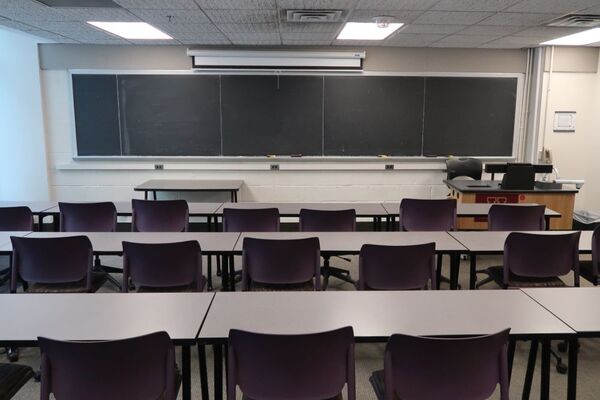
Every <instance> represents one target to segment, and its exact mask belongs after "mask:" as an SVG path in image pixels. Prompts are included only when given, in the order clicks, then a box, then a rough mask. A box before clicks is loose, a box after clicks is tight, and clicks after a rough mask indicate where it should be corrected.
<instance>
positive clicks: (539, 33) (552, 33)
mask: <svg viewBox="0 0 600 400" xmlns="http://www.w3.org/2000/svg"><path fill="white" fill-rule="evenodd" d="M587 29H588V28H562V27H558V26H537V27H534V28H528V29H525V30H522V31H520V32H517V33H515V34H514V35H513V36H522V37H540V38H548V40H549V39H553V38H557V37H561V36H567V35H571V34H573V33H577V32H582V31H585V30H587Z"/></svg>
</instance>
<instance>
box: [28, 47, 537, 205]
mask: <svg viewBox="0 0 600 400" xmlns="http://www.w3.org/2000/svg"><path fill="white" fill-rule="evenodd" d="M185 50H186V49H185V48H183V47H173V46H164V47H159V46H90V45H42V46H41V47H40V64H41V65H40V67H41V69H42V71H41V76H42V93H43V103H44V117H45V132H46V143H47V148H46V154H47V157H48V177H49V188H50V197H51V198H52V199H55V200H99V199H105V200H126V199H129V198H131V197H140V194H136V193H134V192H133V186H135V185H137V184H139V183H141V182H143V181H145V180H147V179H151V178H166V179H189V178H196V179H228V178H229V179H243V180H244V182H245V185H244V187H243V189H242V193H241V200H243V201H357V202H358V201H386V200H397V199H400V198H403V197H420V198H436V197H444V196H445V195H446V194H447V193H448V192H447V189H446V188H445V187H444V185H443V184H442V179H443V178H444V176H445V175H444V173H442V171H441V169H443V162H440V161H437V162H435V161H434V162H431V161H421V162H414V161H413V162H411V161H407V162H395V166H396V170H395V171H384V170H383V164H385V163H386V162H383V161H382V162H366V163H365V162H357V163H352V162H343V163H336V162H331V163H327V165H325V167H324V168H327V169H319V168H320V167H321V166H323V165H324V164H322V163H315V162H308V161H305V162H303V163H298V162H295V163H293V164H283V163H282V164H281V169H282V170H280V171H269V170H268V167H269V162H268V161H265V162H255V161H250V162H238V163H232V162H227V163H224V162H208V163H203V164H200V163H198V162H190V163H188V164H186V163H182V162H169V161H164V162H163V161H161V163H164V165H165V170H164V171H154V170H153V169H151V168H153V164H154V163H153V162H152V161H147V162H123V161H87V162H86V161H74V160H73V159H72V156H73V154H74V151H73V149H74V142H73V137H74V129H75V128H74V121H73V115H72V104H71V102H72V99H71V94H70V85H69V74H68V70H69V69H154V70H156V69H170V70H177V69H179V70H181V69H189V67H190V60H189V58H188V57H187V56H186V55H185ZM366 50H367V60H366V62H365V69H366V70H369V71H392V72H400V73H402V72H450V73H455V72H471V73H477V72H488V73H507V72H508V73H524V72H525V69H526V63H527V53H526V51H522V50H466V49H451V50H449V49H392V48H390V49H387V48H373V49H370V48H368V49H366ZM387 163H389V162H387ZM289 165H292V166H293V167H295V168H298V167H300V168H302V167H308V168H311V170H294V171H285V170H284V169H285V168H286V167H287V166H289ZM332 167H333V168H349V167H350V168H353V170H343V169H340V170H331V169H330V168H332ZM140 168H145V169H140ZM172 168H178V169H176V170H173V169H172ZM181 168H185V169H181ZM372 168H378V170H373V169H372ZM249 169H250V170H249ZM369 169H370V170H369ZM217 198H219V199H221V198H222V199H225V200H226V199H227V196H224V197H218V195H211V196H208V197H206V196H205V197H203V199H208V200H212V199H215V200H216V199H217Z"/></svg>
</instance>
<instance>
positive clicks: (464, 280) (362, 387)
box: [0, 257, 600, 400]
mask: <svg viewBox="0 0 600 400" xmlns="http://www.w3.org/2000/svg"><path fill="white" fill-rule="evenodd" d="M500 261H501V260H500V257H480V258H478V265H479V266H480V267H483V266H485V265H499V263H500ZM446 262H447V260H446ZM103 263H105V264H107V265H114V266H120V264H121V260H120V259H119V258H117V257H106V258H103ZM236 263H239V260H236ZM333 263H334V264H335V265H336V266H340V267H344V268H348V269H349V270H350V271H351V273H352V275H353V276H354V277H356V276H357V275H358V265H357V258H356V257H353V258H352V262H351V263H347V262H345V261H342V260H334V261H333ZM2 264H6V260H5V259H4V260H1V261H0V265H2ZM445 268H446V269H447V266H446V265H445ZM468 268H469V267H468V261H465V260H463V261H462V265H461V276H460V283H461V285H462V287H463V288H467V287H468V274H467V273H466V271H468ZM445 272H446V273H447V272H448V271H447V270H446V271H445ZM119 278H120V277H119ZM569 279H570V277H569V278H568V279H567V282H569V283H570V281H569ZM214 282H220V279H218V278H215V279H214ZM582 285H585V286H587V285H588V283H587V282H585V281H584V280H582ZM442 289H443V290H446V289H447V285H442ZM496 289H498V288H497V287H496V286H495V285H494V284H493V283H491V284H488V285H487V286H486V287H485V290H496ZM329 290H354V289H353V287H352V286H351V285H349V284H346V283H343V282H341V281H337V280H335V279H332V281H331V282H330V287H329ZM481 290H484V289H483V288H482V289H481ZM599 290H600V289H599ZM7 291H8V288H7V287H6V286H3V287H1V288H0V293H1V292H7ZM101 291H106V292H110V291H114V288H113V287H112V286H111V285H110V284H106V285H105V287H104V288H102V290H101ZM590 307H595V305H590ZM384 346H385V345H384V344H358V345H357V346H356V381H357V398H358V399H361V400H362V399H365V400H370V399H375V398H376V397H375V395H374V393H373V390H372V388H371V385H370V384H369V376H370V374H371V373H372V371H374V370H376V369H381V368H382V367H383V352H384ZM553 347H556V343H553ZM528 352H529V344H528V343H523V342H519V343H518V344H517V350H516V353H515V360H514V367H513V374H512V381H511V387H510V395H511V396H510V397H511V398H515V399H516V398H520V397H521V392H522V388H523V378H524V376H525V368H526V363H527V355H528ZM207 356H208V365H209V380H211V379H212V352H211V349H208V350H207ZM0 357H2V358H4V356H3V355H2V356H0ZM540 358H541V355H538V366H537V368H536V374H535V377H534V383H533V388H532V396H531V398H532V399H537V398H539V381H540V376H539V361H540ZM564 359H565V362H566V354H564ZM1 361H5V360H1ZM19 362H21V363H24V364H29V365H31V366H33V367H35V368H37V367H38V366H39V350H38V349H35V348H28V349H21V350H20V360H19ZM554 365H555V362H554V359H553V360H552V371H551V377H550V383H551V392H550V398H551V399H564V398H566V389H567V386H566V384H567V379H566V375H561V374H559V373H557V372H556V370H555V368H554ZM598 376H600V340H596V339H584V340H581V348H580V351H579V368H578V396H577V398H578V399H582V400H592V399H599V398H600V392H599V391H598V390H597V382H598V380H597V379H598V378H597V377H598ZM211 382H212V380H211ZM465 384H468V382H465ZM211 390H212V389H211ZM180 397H181V394H180ZM38 398H39V383H36V382H35V381H33V380H32V381H30V382H29V383H28V384H27V385H26V386H25V387H23V389H22V390H21V391H20V392H19V393H18V394H17V395H16V396H15V399H17V400H26V399H38ZM192 398H193V399H200V398H201V395H200V382H199V377H198V359H197V354H196V352H195V351H193V352H192ZM211 398H212V393H211ZM238 398H241V397H238ZM491 398H492V399H497V398H499V395H498V393H495V394H494V396H493V397H491Z"/></svg>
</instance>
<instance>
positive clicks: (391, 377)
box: [384, 329, 510, 400]
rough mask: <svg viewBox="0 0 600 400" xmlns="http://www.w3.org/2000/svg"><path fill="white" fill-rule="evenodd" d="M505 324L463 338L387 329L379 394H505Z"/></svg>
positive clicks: (424, 398)
mask: <svg viewBox="0 0 600 400" xmlns="http://www.w3.org/2000/svg"><path fill="white" fill-rule="evenodd" d="M509 332H510V329H507V330H504V331H502V332H498V333H496V334H492V335H485V336H475V337H469V338H460V339H456V338H454V339H450V338H428V337H417V336H408V335H392V336H391V337H390V340H389V341H388V344H387V347H386V350H385V360H384V375H385V399H386V400H395V399H398V398H400V399H412V400H433V399H461V400H483V399H487V398H489V397H490V396H491V395H492V393H493V392H494V390H495V389H496V386H497V385H498V384H500V398H501V399H502V400H508V385H509V382H508V363H507V344H508V335H509Z"/></svg>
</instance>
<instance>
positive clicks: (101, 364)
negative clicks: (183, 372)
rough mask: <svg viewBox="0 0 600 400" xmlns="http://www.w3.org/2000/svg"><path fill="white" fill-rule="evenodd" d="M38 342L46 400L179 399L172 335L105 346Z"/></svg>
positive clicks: (163, 333) (44, 340)
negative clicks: (54, 399)
mask: <svg viewBox="0 0 600 400" xmlns="http://www.w3.org/2000/svg"><path fill="white" fill-rule="evenodd" d="M38 341H39V344H40V352H41V388H40V392H41V395H40V398H41V399H50V394H53V395H54V397H55V398H57V399H61V400H70V399H73V400H79V399H86V400H96V399H98V400H105V399H112V400H119V399H123V400H137V399H139V400H146V399H164V400H175V399H176V398H177V392H178V390H179V383H180V376H179V372H178V371H177V365H176V363H175V349H174V348H173V344H172V343H171V339H170V337H169V335H168V334H167V333H166V332H155V333H151V334H149V335H145V336H139V337H135V338H130V339H123V340H115V341H105V342H65V341H58V340H53V339H47V338H43V337H40V338H38Z"/></svg>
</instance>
